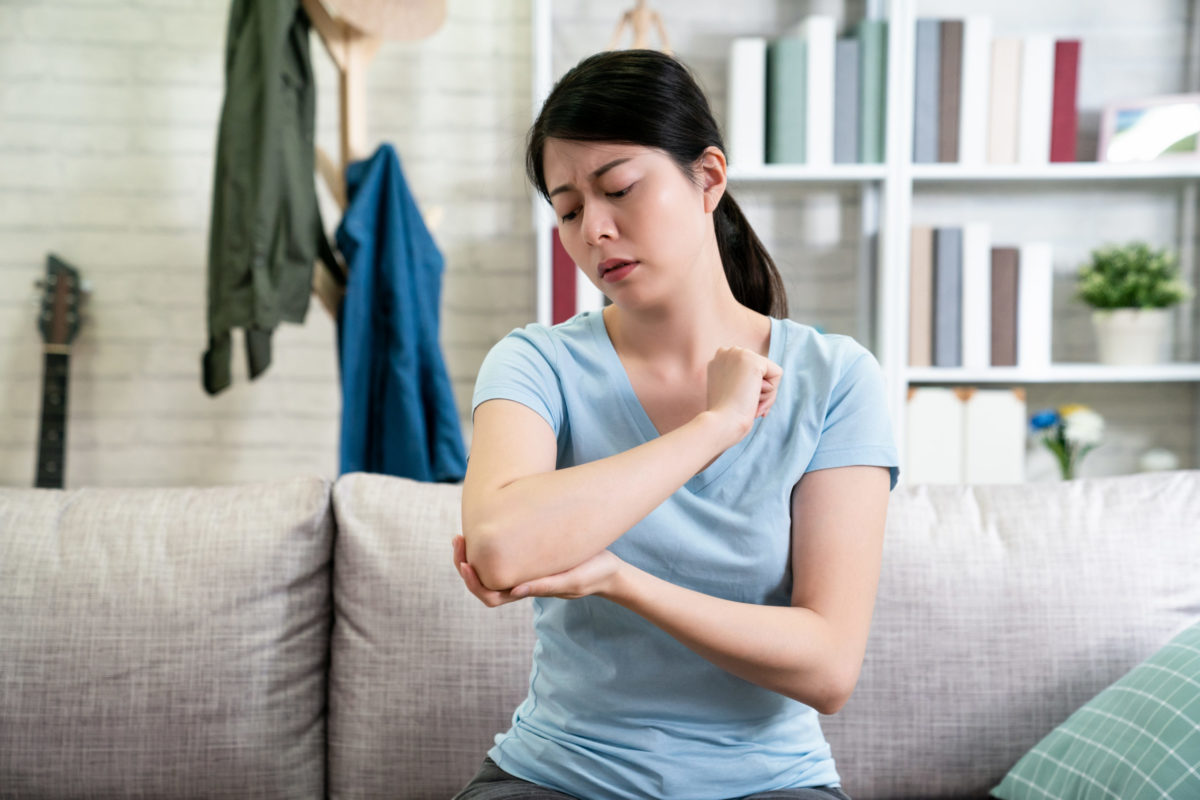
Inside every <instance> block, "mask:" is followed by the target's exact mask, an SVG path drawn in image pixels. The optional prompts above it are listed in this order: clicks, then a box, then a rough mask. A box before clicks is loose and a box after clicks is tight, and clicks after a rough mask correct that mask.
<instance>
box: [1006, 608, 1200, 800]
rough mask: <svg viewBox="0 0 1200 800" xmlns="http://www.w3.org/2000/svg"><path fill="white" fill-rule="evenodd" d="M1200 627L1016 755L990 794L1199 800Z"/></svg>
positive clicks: (1072, 799)
mask: <svg viewBox="0 0 1200 800" xmlns="http://www.w3.org/2000/svg"><path fill="white" fill-rule="evenodd" d="M1197 765H1200V622H1197V623H1195V624H1193V625H1192V626H1191V627H1190V628H1187V629H1186V630H1184V631H1183V632H1182V633H1180V634H1179V635H1178V636H1176V637H1175V638H1174V639H1172V640H1171V641H1170V642H1168V643H1167V644H1165V645H1164V646H1163V648H1162V649H1161V650H1159V651H1158V652H1157V653H1155V654H1154V655H1152V656H1150V657H1149V658H1148V659H1146V660H1145V661H1143V662H1142V663H1141V664H1139V665H1138V666H1136V667H1134V668H1133V669H1132V670H1130V671H1129V673H1128V674H1126V675H1125V676H1124V677H1123V678H1121V679H1120V680H1118V681H1116V682H1115V683H1113V684H1112V685H1111V686H1109V687H1108V688H1107V689H1105V690H1104V691H1102V692H1100V694H1098V695H1096V696H1095V697H1094V698H1092V699H1091V700H1090V701H1088V703H1087V704H1086V705H1084V706H1083V707H1082V708H1080V709H1079V710H1078V711H1076V712H1075V713H1074V714H1072V715H1071V716H1070V717H1068V718H1067V720H1066V721H1065V722H1063V724H1061V725H1059V726H1058V727H1057V728H1055V729H1054V730H1052V731H1051V732H1050V733H1048V734H1047V735H1046V736H1045V738H1043V739H1042V740H1041V741H1040V742H1038V743H1037V745H1036V746H1035V747H1034V748H1033V749H1032V750H1030V751H1029V752H1028V753H1026V754H1025V755H1024V756H1022V758H1021V760H1020V761H1018V762H1017V763H1016V765H1015V766H1014V767H1013V768H1012V769H1011V770H1010V771H1009V773H1008V775H1006V776H1005V777H1004V780H1003V781H1001V782H1000V785H999V786H997V787H996V788H995V789H993V790H992V796H993V797H997V798H1001V800H1024V799H1025V798H1039V800H1045V798H1058V800H1084V799H1085V798H1087V800H1090V799H1091V798H1120V800H1149V798H1155V800H1159V799H1160V798H1169V800H1181V799H1182V798H1200V767H1198V766H1197Z"/></svg>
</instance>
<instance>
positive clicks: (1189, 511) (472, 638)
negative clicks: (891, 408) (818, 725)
mask: <svg viewBox="0 0 1200 800" xmlns="http://www.w3.org/2000/svg"><path fill="white" fill-rule="evenodd" d="M460 495H461V487H460V486H457V485H447V484H423V483H416V482H412V481H408V480H405V479H401V478H395V477H389V476H383V475H375V474H365V473H356V474H348V475H343V476H341V477H340V478H338V479H337V480H336V481H329V480H327V479H324V478H321V477H315V476H314V477H296V478H293V479H289V480H281V481H273V482H264V483H260V484H245V485H236V486H219V487H206V488H81V489H71V490H50V489H23V488H0V797H3V798H25V797H35V798H50V797H55V798H57V797H62V798H87V797H156V798H183V797H204V798H225V797H229V798H234V797H236V798H276V797H279V798H319V797H334V798H376V797H380V798H382V797H388V798H405V799H406V800H417V799H419V798H439V800H445V798H448V797H450V796H452V795H453V794H454V792H455V791H456V790H457V789H458V788H459V787H461V786H462V784H463V783H465V782H466V781H467V780H468V779H469V778H470V777H471V775H472V774H473V773H474V771H475V770H476V768H477V767H478V766H479V763H480V761H481V759H482V758H483V755H484V753H485V751H486V749H487V748H488V747H489V746H490V743H491V741H492V738H493V736H494V735H495V734H496V733H497V732H499V731H502V730H504V729H506V728H507V726H508V724H509V721H510V717H511V713H512V711H513V709H514V708H515V707H516V705H517V704H518V702H519V701H520V700H521V699H522V698H523V696H524V693H525V688H526V684H527V681H528V678H529V670H530V652H531V648H532V646H533V640H532V636H531V628H530V603H529V602H528V601H522V602H519V603H514V604H510V605H507V606H504V607H501V608H498V609H488V608H486V607H484V606H483V605H481V604H480V603H479V602H478V601H477V600H476V599H475V598H474V597H472V596H471V595H470V594H469V593H468V592H467V591H466V589H465V588H464V587H463V586H462V585H461V584H460V581H459V578H458V576H457V573H456V571H455V569H454V567H453V565H452V563H451V561H452V559H451V549H450V548H451V545H450V539H451V536H453V535H454V534H455V533H457V532H458V530H459V515H460V506H459V504H460ZM887 528H888V529H887V535H886V539H885V553H884V564H883V571H882V575H881V577H880V584H879V593H878V599H877V603H876V612H875V617H874V621H873V624H872V630H871V636H870V640H869V643H868V647H867V653H866V658H865V662H864V664H863V669H862V674H861V677H860V679H859V683H858V686H857V689H856V691H855V693H854V695H853V696H852V698H851V699H850V701H849V702H848V703H847V704H846V706H845V707H844V708H843V709H842V710H841V711H840V712H839V713H837V714H836V715H833V716H830V717H823V718H822V724H823V726H824V729H825V731H826V735H827V737H828V739H829V741H830V743H831V745H832V747H833V753H834V756H835V759H836V760H837V764H838V767H839V770H840V772H841V774H842V776H843V783H844V787H845V789H846V791H847V792H848V793H849V794H850V795H851V796H852V797H854V798H855V800H871V799H872V798H980V797H986V796H987V794H988V792H989V790H990V789H991V787H993V786H995V785H996V783H997V782H998V781H999V780H1000V779H1001V778H1002V777H1003V776H1004V775H1005V773H1006V771H1007V770H1008V769H1009V768H1010V767H1011V766H1012V765H1013V764H1014V763H1015V762H1016V761H1017V760H1018V759H1019V758H1020V757H1021V756H1022V754H1023V753H1025V752H1026V751H1027V750H1029V748H1030V747H1032V746H1033V745H1034V744H1035V743H1037V742H1038V741H1039V740H1040V739H1041V738H1042V737H1043V736H1045V735H1046V734H1047V733H1048V732H1049V731H1051V730H1052V729H1053V728H1055V726H1057V725H1058V724H1059V723H1061V722H1062V721H1063V720H1064V719H1066V718H1067V717H1068V716H1069V715H1071V714H1072V713H1073V712H1074V711H1075V710H1076V709H1077V708H1079V707H1080V706H1081V705H1083V704H1084V703H1086V702H1087V701H1088V700H1089V698H1092V697H1093V696H1094V695H1096V694H1097V693H1098V692H1100V691H1101V690H1102V689H1104V688H1105V687H1106V686H1108V685H1109V684H1110V683H1112V682H1113V681H1114V680H1115V679H1117V678H1119V677H1120V676H1121V675H1123V674H1124V673H1126V672H1127V671H1129V670H1130V669H1131V668H1132V667H1134V666H1135V665H1136V664H1138V663H1139V662H1140V661H1142V660H1143V659H1145V658H1146V657H1147V656H1148V655H1149V654H1151V653H1152V652H1154V651H1155V650H1156V649H1157V648H1159V647H1161V646H1162V645H1163V643H1164V642H1167V641H1168V639H1170V638H1171V637H1172V636H1173V635H1175V634H1176V633H1177V632H1179V631H1180V630H1182V629H1183V628H1184V627H1185V626H1188V625H1190V624H1192V623H1194V622H1195V621H1196V620H1197V619H1200V471H1197V470H1179V471H1172V472H1158V473H1144V474H1138V475H1129V476H1120V477H1106V478H1090V479H1081V480H1075V481H1070V482H1066V483H1062V482H1059V483H1043V484H1029V485H1020V486H1004V485H996V486H949V485H947V486H939V485H927V486H908V485H906V484H903V483H902V484H900V485H899V486H898V487H897V488H896V490H895V491H894V492H893V493H892V497H891V504H890V506H889V511H888V523H887ZM664 757H669V754H664Z"/></svg>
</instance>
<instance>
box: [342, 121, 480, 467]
mask: <svg viewBox="0 0 1200 800" xmlns="http://www.w3.org/2000/svg"><path fill="white" fill-rule="evenodd" d="M346 190H347V194H348V197H349V205H348V207H347V209H346V215H345V217H344V218H343V219H342V223H341V225H339V226H338V229H337V243H338V247H339V248H340V249H341V251H342V254H343V255H344V256H345V258H346V264H347V266H348V267H349V271H350V277H349V282H348V283H347V285H346V299H345V301H344V303H343V304H342V310H341V313H340V315H339V316H338V364H339V369H340V372H341V381H342V432H341V473H342V474H345V473H347V472H379V473H384V474H387V475H397V476H401V477H405V478H412V479H414V480H419V481H460V480H462V477H463V475H464V474H465V472H466V455H465V453H464V449H463V440H462V429H461V426H460V423H459V418H458V407H457V405H456V404H455V402H454V393H453V390H452V388H451V386H450V377H449V375H448V374H447V373H446V365H445V362H444V360H443V359H442V353H441V350H440V347H439V340H438V315H439V305H440V302H441V279H442V270H443V261H442V254H441V253H440V252H439V251H438V249H437V245H436V244H434V241H433V237H432V236H431V235H430V234H429V231H428V229H426V227H425V222H424V220H422V218H421V214H420V212H419V211H418V210H417V205H416V203H415V202H414V201H413V198H412V195H411V194H410V192H409V190H408V184H407V182H406V181H405V180H404V173H403V172H402V171H401V169H400V158H399V156H397V155H396V151H395V149H393V148H392V146H391V145H388V144H384V145H381V146H380V147H379V149H378V150H377V151H376V152H375V155H373V156H372V157H371V158H369V159H367V160H365V161H358V162H355V163H353V164H351V165H350V166H349V168H347V170H346Z"/></svg>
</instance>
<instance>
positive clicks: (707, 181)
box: [696, 147, 727, 214]
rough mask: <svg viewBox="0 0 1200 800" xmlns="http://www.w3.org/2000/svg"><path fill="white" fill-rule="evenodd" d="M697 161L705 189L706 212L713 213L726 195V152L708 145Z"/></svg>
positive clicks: (701, 184) (702, 185)
mask: <svg viewBox="0 0 1200 800" xmlns="http://www.w3.org/2000/svg"><path fill="white" fill-rule="evenodd" d="M696 163H697V174H698V175H699V176H700V186H701V188H703V190H704V213H706V214H711V213H712V212H714V211H716V210H717V204H718V203H720V202H721V198H722V197H724V196H725V186H726V184H727V181H726V178H725V170H726V164H725V154H724V153H722V152H721V148H719V147H707V148H705V150H704V152H703V153H701V154H700V158H699V160H698V161H697V162H696Z"/></svg>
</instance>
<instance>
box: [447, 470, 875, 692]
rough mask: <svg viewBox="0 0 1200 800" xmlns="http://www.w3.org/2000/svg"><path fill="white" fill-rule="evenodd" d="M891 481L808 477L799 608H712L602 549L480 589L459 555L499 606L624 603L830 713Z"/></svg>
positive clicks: (858, 623) (712, 655)
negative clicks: (524, 578) (557, 600)
mask: <svg viewBox="0 0 1200 800" xmlns="http://www.w3.org/2000/svg"><path fill="white" fill-rule="evenodd" d="M889 481H890V476H889V473H888V470H887V469H886V468H884V467H873V466H850V467H836V468H830V469H821V470H815V471H813V472H808V473H805V475H804V476H803V477H802V478H801V479H800V482H799V483H798V484H797V485H796V488H795V489H794V491H793V493H792V572H793V588H792V605H791V606H790V607H781V606H763V605H756V604H753V603H741V602H736V601H732V600H724V599H721V598H717V597H712V596H710V595H706V594H703V593H700V592H696V591H693V590H691V589H685V588H682V587H680V586H676V585H675V584H672V583H670V582H669V581H665V580H662V579H660V578H656V577H654V576H652V575H650V574H648V573H646V572H643V571H642V570H640V569H638V568H636V567H634V566H632V565H630V564H627V563H626V562H624V561H621V560H620V559H618V558H617V557H616V556H615V555H613V554H612V553H611V552H609V551H607V550H605V551H603V552H601V553H600V554H598V555H597V556H595V557H593V558H592V559H589V560H588V561H585V562H584V563H583V564H580V565H579V566H578V567H575V568H574V569H571V570H567V571H566V572H561V573H558V574H557V575H550V576H547V577H545V578H539V579H537V580H533V581H529V582H527V583H524V584H521V585H520V586H515V587H513V589H512V590H511V591H510V592H490V590H487V589H484V588H483V587H482V586H481V585H480V584H479V583H478V580H477V578H476V577H475V576H474V574H473V570H472V569H471V567H470V565H469V564H467V563H466V562H465V561H463V560H462V556H461V549H460V548H459V547H458V546H456V547H455V561H456V563H458V566H459V570H460V572H461V574H462V576H463V579H464V581H466V583H467V586H468V588H470V589H471V591H472V592H473V593H475V594H476V595H477V596H479V597H480V599H481V600H483V601H484V602H485V603H488V604H490V605H495V604H498V603H502V602H507V601H510V600H515V599H519V598H521V597H526V596H534V595H538V596H555V597H570V598H574V597H583V596H585V595H589V594H595V595H599V596H602V597H606V598H608V599H609V600H611V601H613V602H615V603H619V604H620V605H622V606H625V607H626V608H628V609H630V610H631V611H634V612H636V613H637V614H640V615H641V616H643V617H645V618H646V619H647V620H649V621H651V622H653V623H654V624H655V625H657V626H658V627H660V628H662V629H663V630H664V631H666V632H667V633H669V634H671V636H673V637H675V638H676V639H678V640H679V641H680V642H682V643H683V644H684V645H686V646H687V647H689V648H690V649H692V650H694V651H695V652H696V653H699V654H700V655H701V656H703V657H705V658H707V659H708V660H709V661H712V662H713V663H714V664H716V665H717V666H719V667H721V668H722V669H725V670H726V671H728V672H731V673H733V674H734V675H737V676H738V677H740V678H743V679H745V680H747V681H750V682H752V683H755V684H757V685H759V686H763V687H765V688H768V689H771V690H772V691H776V692H779V693H780V694H784V695H787V696H788V697H791V698H794V699H796V700H799V701H800V702H802V703H805V704H807V705H809V706H812V707H813V708H815V709H816V710H817V711H819V712H821V713H823V714H833V713H835V712H836V711H838V710H839V709H840V708H841V707H842V706H843V705H844V704H845V702H846V700H847V699H849V697H850V694H851V693H852V692H853V690H854V686H855V684H856V683H857V682H858V674H859V671H860V669H861V667H862V661H863V655H864V653H865V652H866V646H867V634H868V632H869V630H870V625H871V615H872V612H873V610H874V607H875V593H876V589H877V587H878V583H879V569H880V562H881V559H882V554H883V534H884V528H885V525H886V518H887V503H888V498H889Z"/></svg>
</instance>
